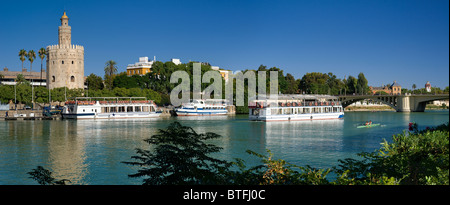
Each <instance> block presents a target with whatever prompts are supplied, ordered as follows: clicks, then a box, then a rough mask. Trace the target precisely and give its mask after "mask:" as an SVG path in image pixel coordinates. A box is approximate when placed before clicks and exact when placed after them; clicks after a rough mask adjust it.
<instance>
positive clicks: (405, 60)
mask: <svg viewBox="0 0 450 205" xmlns="http://www.w3.org/2000/svg"><path fill="white" fill-rule="evenodd" d="M64 9H65V10H66V11H67V15H68V16H69V18H70V20H69V25H70V26H71V27H72V44H78V45H83V46H84V47H85V75H86V76H87V75H89V74H90V73H95V74H97V75H100V76H103V75H104V72H103V68H104V65H105V62H106V61H108V60H110V59H112V60H115V61H116V62H117V63H118V68H119V71H120V72H121V71H125V70H126V66H127V64H131V63H134V62H136V61H138V58H139V57H141V56H148V57H149V58H150V59H152V58H153V56H156V59H157V60H160V61H163V62H165V61H169V60H170V59H171V58H179V59H181V61H182V62H188V61H189V60H192V61H206V62H209V63H211V64H212V65H215V66H219V67H221V68H224V69H230V70H234V71H235V70H244V69H257V68H258V67H259V65H261V64H263V65H266V66H268V67H273V66H276V67H278V68H281V69H283V70H284V71H285V72H286V73H291V74H292V75H294V77H295V78H301V77H302V76H303V75H304V74H306V73H308V72H322V73H328V72H332V73H334V74H335V75H336V76H337V77H338V78H344V76H347V77H348V76H349V75H353V76H355V77H356V76H357V75H358V74H359V73H360V72H363V73H364V74H365V76H366V78H367V79H368V81H369V85H373V86H381V84H387V83H392V82H393V81H394V80H396V81H397V82H398V83H399V84H400V85H402V87H406V88H408V89H411V86H412V84H413V83H415V84H416V85H417V87H423V86H424V84H425V83H426V81H430V82H431V84H432V86H437V87H441V88H445V86H448V85H449V1H448V0H423V1H422V0H404V1H402V0H383V1H382V0H359V1H353V0H298V1H263V0H260V1H245V0H241V1H235V0H227V1H225V0H224V1H218V0H214V1H211V0H209V1H206V0H204V1H199V0H189V1H181V0H178V1H167V0H165V1H124V0H122V1H114V0H110V1H103V0H102V1H88V0H78V1H75V0H58V1H45V0H44V1H1V2H0V28H1V31H0V48H1V49H0V69H2V68H3V67H5V66H6V67H8V68H9V69H10V70H20V67H21V61H20V60H19V57H18V52H19V50H20V49H25V50H31V49H33V50H35V51H36V52H37V50H39V48H41V47H46V46H47V45H53V44H57V43H58V26H59V25H60V20H59V19H60V18H61V16H62V14H63V11H64ZM24 65H25V67H27V68H28V67H29V62H25V63H24ZM39 67H40V59H36V60H35V63H33V70H38V69H39Z"/></svg>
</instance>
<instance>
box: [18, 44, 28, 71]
mask: <svg viewBox="0 0 450 205" xmlns="http://www.w3.org/2000/svg"><path fill="white" fill-rule="evenodd" d="M25 56H28V53H27V51H26V50H25V49H21V50H20V51H19V57H20V61H22V70H23V62H24V61H25Z"/></svg>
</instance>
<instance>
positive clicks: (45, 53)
mask: <svg viewBox="0 0 450 205" xmlns="http://www.w3.org/2000/svg"><path fill="white" fill-rule="evenodd" d="M38 54H39V58H40V59H41V81H42V62H43V61H44V58H45V56H46V55H47V51H46V50H45V48H40V49H39V51H38ZM39 85H41V82H39Z"/></svg>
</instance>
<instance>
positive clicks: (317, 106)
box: [248, 95, 344, 122]
mask: <svg viewBox="0 0 450 205" xmlns="http://www.w3.org/2000/svg"><path fill="white" fill-rule="evenodd" d="M248 107H249V119H250V120H254V121H266V122H267V121H301V120H328V119H342V118H343V117H344V109H343V107H342V104H341V102H340V101H339V100H338V98H337V97H335V96H330V95H278V98H276V99H271V98H264V99H260V98H258V100H256V98H255V99H254V100H251V101H250V102H249V106H248Z"/></svg>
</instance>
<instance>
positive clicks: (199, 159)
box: [123, 122, 231, 185]
mask: <svg viewBox="0 0 450 205" xmlns="http://www.w3.org/2000/svg"><path fill="white" fill-rule="evenodd" d="M219 137H220V135H218V134H215V133H211V132H207V133H205V134H198V133H197V132H195V130H194V129H192V128H191V127H186V126H182V125H181V124H180V123H179V122H173V123H171V124H170V125H169V126H168V128H167V129H164V130H163V129H160V130H159V131H158V133H157V134H155V135H153V136H151V137H150V138H149V139H146V140H144V141H145V142H147V143H148V144H150V145H152V147H153V148H152V149H149V150H144V149H140V148H138V149H137V151H136V153H137V154H138V155H136V156H132V157H131V158H132V159H134V160H135V161H134V162H123V163H125V164H129V165H135V166H139V167H141V169H139V170H138V172H137V173H135V174H130V175H128V176H129V177H146V178H144V179H143V184H144V185H194V184H224V183H225V181H224V179H225V178H226V177H225V175H224V171H225V170H226V169H227V168H228V167H229V166H231V164H230V163H228V162H226V161H223V160H219V159H215V158H212V157H211V156H209V155H210V154H211V153H217V152H219V151H220V150H221V149H222V148H220V147H218V146H215V145H213V144H206V143H205V142H204V141H206V140H210V139H215V138H219Z"/></svg>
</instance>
